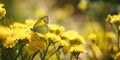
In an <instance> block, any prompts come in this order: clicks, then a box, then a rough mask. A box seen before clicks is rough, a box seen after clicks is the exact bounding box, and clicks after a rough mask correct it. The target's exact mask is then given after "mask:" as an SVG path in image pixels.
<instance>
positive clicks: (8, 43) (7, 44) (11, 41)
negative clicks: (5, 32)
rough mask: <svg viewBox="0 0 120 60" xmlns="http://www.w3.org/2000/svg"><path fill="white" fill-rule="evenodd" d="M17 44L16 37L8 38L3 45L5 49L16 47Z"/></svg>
mask: <svg viewBox="0 0 120 60" xmlns="http://www.w3.org/2000/svg"><path fill="white" fill-rule="evenodd" d="M16 43H17V40H16V39H15V38H14V37H7V39H6V40H5V42H4V43H3V45H4V47H5V48H12V47H14V46H15V45H16Z"/></svg>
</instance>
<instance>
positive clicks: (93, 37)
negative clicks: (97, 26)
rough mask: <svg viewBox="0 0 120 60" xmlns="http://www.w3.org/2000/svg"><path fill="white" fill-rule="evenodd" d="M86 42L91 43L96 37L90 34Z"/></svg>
mask: <svg viewBox="0 0 120 60" xmlns="http://www.w3.org/2000/svg"><path fill="white" fill-rule="evenodd" d="M88 40H90V41H91V42H95V41H96V40H97V36H96V34H93V33H92V34H90V35H89V36H88Z"/></svg>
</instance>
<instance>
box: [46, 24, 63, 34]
mask: <svg viewBox="0 0 120 60" xmlns="http://www.w3.org/2000/svg"><path fill="white" fill-rule="evenodd" d="M48 27H49V30H50V32H51V33H55V34H60V33H61V32H63V31H64V30H65V28H64V27H63V26H60V25H57V24H49V25H48Z"/></svg>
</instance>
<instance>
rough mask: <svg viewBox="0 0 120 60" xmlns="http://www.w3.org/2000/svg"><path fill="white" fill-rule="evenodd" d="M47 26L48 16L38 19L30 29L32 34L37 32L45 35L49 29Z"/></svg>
mask: <svg viewBox="0 0 120 60" xmlns="http://www.w3.org/2000/svg"><path fill="white" fill-rule="evenodd" d="M47 24H48V16H44V17H43V18H40V19H39V20H38V21H37V22H36V23H35V24H34V26H33V28H32V29H31V30H32V31H33V32H38V33H41V34H46V33H47V32H48V31H49V28H48V26H47Z"/></svg>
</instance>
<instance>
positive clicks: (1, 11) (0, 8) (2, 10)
mask: <svg viewBox="0 0 120 60" xmlns="http://www.w3.org/2000/svg"><path fill="white" fill-rule="evenodd" d="M3 6H4V4H2V3H0V19H1V18H2V17H4V16H5V14H6V10H5V8H3Z"/></svg>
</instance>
